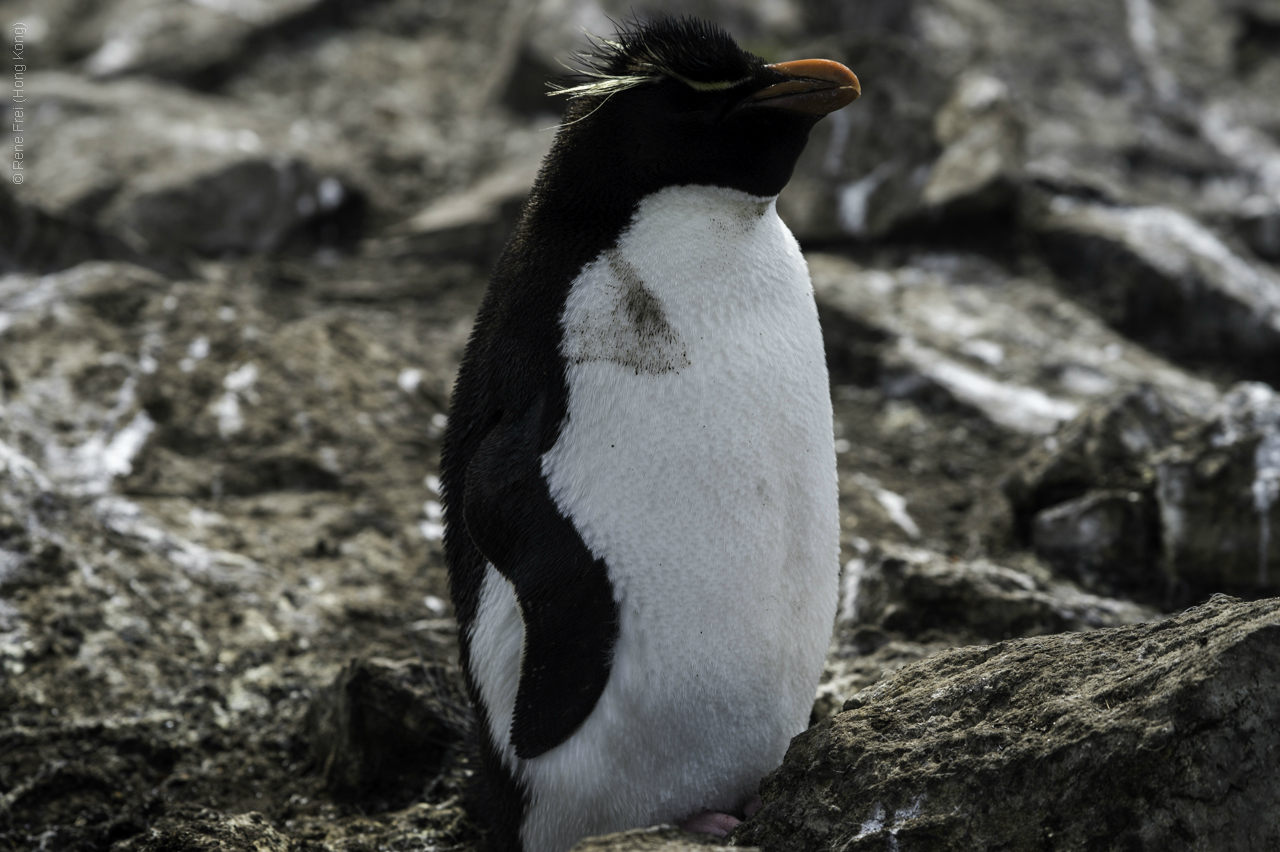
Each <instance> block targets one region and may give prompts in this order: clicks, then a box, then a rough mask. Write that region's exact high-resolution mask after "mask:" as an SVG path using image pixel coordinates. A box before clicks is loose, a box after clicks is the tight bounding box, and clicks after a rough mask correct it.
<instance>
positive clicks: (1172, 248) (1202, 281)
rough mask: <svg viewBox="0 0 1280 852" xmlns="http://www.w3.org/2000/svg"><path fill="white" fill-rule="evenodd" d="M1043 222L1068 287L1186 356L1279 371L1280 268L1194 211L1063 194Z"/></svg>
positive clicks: (1127, 329)
mask: <svg viewBox="0 0 1280 852" xmlns="http://www.w3.org/2000/svg"><path fill="white" fill-rule="evenodd" d="M1036 229H1037V238H1038V240H1039V241H1040V245H1041V249H1042V251H1043V253H1044V257H1045V258H1046V260H1048V262H1049V264H1050V265H1051V266H1052V267H1053V268H1054V270H1055V271H1056V272H1057V274H1058V275H1060V276H1061V277H1062V278H1063V279H1064V280H1065V281H1066V282H1067V287H1066V288H1067V290H1068V292H1070V293H1071V294H1072V296H1073V297H1075V298H1078V299H1080V300H1081V301H1083V302H1085V303H1087V304H1089V305H1090V306H1091V307H1092V308H1093V309H1094V310H1096V311H1097V312H1098V314H1099V315H1100V316H1101V317H1102V318H1103V319H1105V320H1106V321H1107V322H1108V323H1110V324H1111V325H1112V326H1114V327H1115V328H1117V329H1119V330H1120V331H1122V332H1124V333H1125V334H1126V335H1128V336H1129V337H1131V338H1133V339H1135V340H1137V341H1139V342H1141V343H1143V344H1145V345H1147V346H1149V347H1151V348H1152V349H1154V350H1156V351H1158V352H1161V353H1163V354H1165V355H1167V356H1168V357H1171V358H1173V359H1175V360H1178V361H1181V362H1184V363H1189V364H1204V363H1219V364H1225V365H1230V366H1231V368H1232V369H1233V370H1235V371H1236V372H1237V373H1238V374H1239V375H1241V376H1244V377H1247V378H1256V379H1261V380H1263V381H1271V382H1276V381H1280V273H1277V272H1276V271H1274V270H1272V269H1269V268H1267V267H1266V266H1264V265H1260V264H1258V263H1256V262H1251V261H1250V260H1248V259H1246V258H1244V257H1241V256H1240V255H1238V254H1236V253H1235V252H1233V251H1232V250H1231V249H1230V248H1229V247H1227V246H1226V245H1225V244H1224V243H1223V242H1222V241H1221V240H1220V239H1219V238H1218V237H1217V236H1216V235H1214V234H1213V233H1212V232H1211V231H1209V230H1208V229H1207V228H1205V227H1204V226H1203V225H1201V224H1200V223H1198V222H1196V221H1195V220H1193V219H1192V218H1190V217H1189V216H1187V215H1186V214H1184V213H1181V212H1179V211H1177V210H1173V209H1169V208H1163V207H1112V206H1107V205H1103V204H1096V203H1090V202H1084V201H1079V200H1076V199H1071V198H1067V197H1065V196H1058V197H1055V198H1053V199H1052V200H1051V201H1050V202H1049V203H1048V205H1047V207H1046V209H1045V213H1044V215H1043V217H1042V218H1041V219H1040V220H1039V221H1038V223H1037V225H1036Z"/></svg>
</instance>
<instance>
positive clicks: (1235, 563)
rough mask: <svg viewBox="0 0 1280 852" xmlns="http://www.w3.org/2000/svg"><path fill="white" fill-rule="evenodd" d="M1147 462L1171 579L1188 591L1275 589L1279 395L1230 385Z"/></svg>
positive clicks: (1278, 574)
mask: <svg viewBox="0 0 1280 852" xmlns="http://www.w3.org/2000/svg"><path fill="white" fill-rule="evenodd" d="M1152 466H1153V467H1154V470H1155V485H1156V496H1157V499H1158V501H1159V507H1160V522H1161V536H1162V544H1163V548H1164V566H1165V570H1166V571H1167V572H1168V573H1169V575H1170V576H1171V577H1173V578H1175V579H1176V580H1177V581H1179V582H1181V583H1184V584H1187V585H1188V586H1190V587H1191V588H1192V589H1195V590H1203V589H1233V590H1241V591H1244V592H1248V593H1249V594H1251V595H1256V594H1267V593H1271V592H1274V591H1275V590H1276V589H1277V588H1280V394H1277V393H1276V392H1275V391H1274V390H1272V389H1271V388H1270V387H1268V386H1266V385H1262V384H1257V383H1244V384H1240V385H1237V386H1236V387H1235V388H1233V389H1232V390H1231V391H1230V392H1229V393H1227V394H1226V395H1225V396H1224V397H1223V399H1222V403H1221V405H1220V406H1219V407H1218V409H1217V410H1216V411H1215V412H1214V415H1213V417H1212V418H1210V419H1209V420H1208V422H1206V423H1204V424H1202V425H1201V427H1200V428H1199V429H1198V430H1197V431H1196V432H1195V433H1194V434H1193V435H1191V436H1189V437H1188V439H1187V440H1185V441H1180V442H1179V443H1178V444H1177V445H1175V446H1172V447H1170V448H1169V449H1168V450H1166V451H1165V452H1163V453H1160V454H1159V455H1158V456H1156V457H1155V458H1154V459H1152Z"/></svg>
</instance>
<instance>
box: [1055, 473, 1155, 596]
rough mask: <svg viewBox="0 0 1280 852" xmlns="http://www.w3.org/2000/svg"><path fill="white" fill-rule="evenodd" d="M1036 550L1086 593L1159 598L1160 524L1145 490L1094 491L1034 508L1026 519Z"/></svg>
mask: <svg viewBox="0 0 1280 852" xmlns="http://www.w3.org/2000/svg"><path fill="white" fill-rule="evenodd" d="M1031 545H1032V547H1034V548H1035V551H1036V554H1037V555H1038V556H1040V557H1041V558H1042V559H1044V560H1045V561H1046V562H1048V563H1049V564H1050V565H1052V566H1053V567H1054V569H1055V570H1056V571H1057V572H1058V573H1059V574H1061V575H1063V576H1065V577H1069V578H1070V579H1072V580H1074V581H1076V582H1077V583H1079V584H1080V585H1081V586H1083V587H1084V588H1086V589H1089V590H1091V591H1096V592H1101V593H1102V594H1107V595H1111V596H1116V595H1125V596H1126V597H1136V598H1140V599H1142V598H1146V599H1153V598H1155V599H1158V598H1160V597H1162V596H1163V595H1164V594H1165V593H1166V590H1167V586H1168V582H1167V580H1168V578H1167V577H1166V576H1165V574H1164V572H1163V571H1162V570H1161V569H1160V524H1159V518H1158V516H1157V510H1156V506H1155V501H1154V500H1153V499H1152V495H1151V494H1150V493H1149V491H1145V490H1144V491H1123V490H1109V491H1108V490H1094V491H1089V492H1087V493H1086V494H1085V495H1084V496H1083V497H1077V498H1076V499H1074V500H1067V501H1065V502H1063V503H1059V504H1058V505H1056V506H1053V507H1051V508H1048V509H1043V510H1041V511H1040V512H1038V513H1037V514H1036V516H1035V518H1033V519H1032V522H1031Z"/></svg>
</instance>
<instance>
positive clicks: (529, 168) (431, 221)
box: [371, 134, 553, 267]
mask: <svg viewBox="0 0 1280 852" xmlns="http://www.w3.org/2000/svg"><path fill="white" fill-rule="evenodd" d="M552 138H553V137H552V136H551V135H550V134H545V135H544V137H543V140H542V141H543V142H544V143H545V145H539V146H535V147H533V148H532V150H530V151H527V152H522V153H520V154H518V155H516V156H513V157H511V158H510V159H509V160H508V161H507V162H505V163H503V164H502V165H501V166H500V167H499V168H497V169H495V170H494V171H493V173H492V174H490V175H488V176H487V177H485V178H483V179H482V180H481V181H480V182H479V183H477V184H476V185H475V186H472V187H469V188H467V189H466V190H463V191H461V192H457V193H451V194H448V195H446V196H444V197H442V198H438V199H436V200H435V201H433V202H432V203H431V204H430V205H429V206H428V207H427V208H426V209H424V210H422V211H421V212H419V213H418V214H417V215H415V216H414V217H413V218H411V219H408V220H406V221H404V222H401V223H400V224H399V225H396V226H394V227H392V228H390V229H388V232H387V234H388V236H387V237H386V238H384V239H382V240H380V241H379V242H378V243H377V244H376V245H375V246H372V247H371V250H373V251H379V252H382V253H386V254H391V255H403V254H410V253H412V254H422V255H427V256H430V257H433V258H458V259H463V260H468V261H471V262H472V263H476V264H480V265H482V266H486V267H487V266H490V265H492V264H493V263H494V262H495V261H496V260H497V258H498V255H499V254H500V253H501V252H502V248H503V246H504V245H505V244H506V241H507V237H508V236H509V234H510V232H511V230H512V228H514V227H515V223H516V220H517V218H518V217H519V214H520V209H521V207H522V206H523V205H524V200H525V198H526V197H527V196H528V194H529V190H530V189H532V188H533V181H534V179H535V178H536V177H537V176H538V169H539V168H541V166H542V160H543V158H544V157H545V156H546V155H547V152H548V151H549V150H550V145H551V141H552Z"/></svg>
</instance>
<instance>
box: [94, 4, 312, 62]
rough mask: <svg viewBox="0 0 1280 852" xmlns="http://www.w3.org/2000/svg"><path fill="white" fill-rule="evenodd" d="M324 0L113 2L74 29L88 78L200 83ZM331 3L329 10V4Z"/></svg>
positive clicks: (101, 7) (243, 57)
mask: <svg viewBox="0 0 1280 852" xmlns="http://www.w3.org/2000/svg"><path fill="white" fill-rule="evenodd" d="M325 3H326V0H250V2H239V3H225V4H218V3H166V2H164V0H113V2H108V3H103V4H101V5H100V6H99V8H98V9H97V10H95V11H96V14H93V15H90V16H88V19H87V20H85V21H83V22H81V23H80V26H79V33H78V36H79V39H78V40H79V41H80V42H81V44H83V45H84V46H86V47H88V46H90V45H92V52H91V53H89V55H88V56H87V57H86V58H85V60H84V70H85V71H86V72H88V74H89V75H90V76H93V77H112V76H118V75H124V74H139V73H142V74H150V75H152V76H155V77H162V78H165V79H171V80H184V81H197V82H203V81H206V80H208V79H209V76H210V75H211V74H212V73H214V72H222V73H223V74H225V73H226V71H227V70H228V69H227V66H228V65H230V64H231V63H232V62H234V61H236V60H240V61H244V60H245V55H244V54H246V53H247V51H248V49H249V48H250V46H251V45H252V44H253V42H254V41H255V40H260V39H261V38H262V37H263V36H264V35H266V34H268V33H270V32H271V31H273V30H276V29H279V28H281V27H282V26H284V25H286V24H288V23H290V22H292V21H296V20H298V19H300V18H302V17H303V16H305V15H307V14H308V13H314V12H315V11H316V10H317V9H318V8H320V7H322V6H324V5H325ZM330 5H333V4H330Z"/></svg>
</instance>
